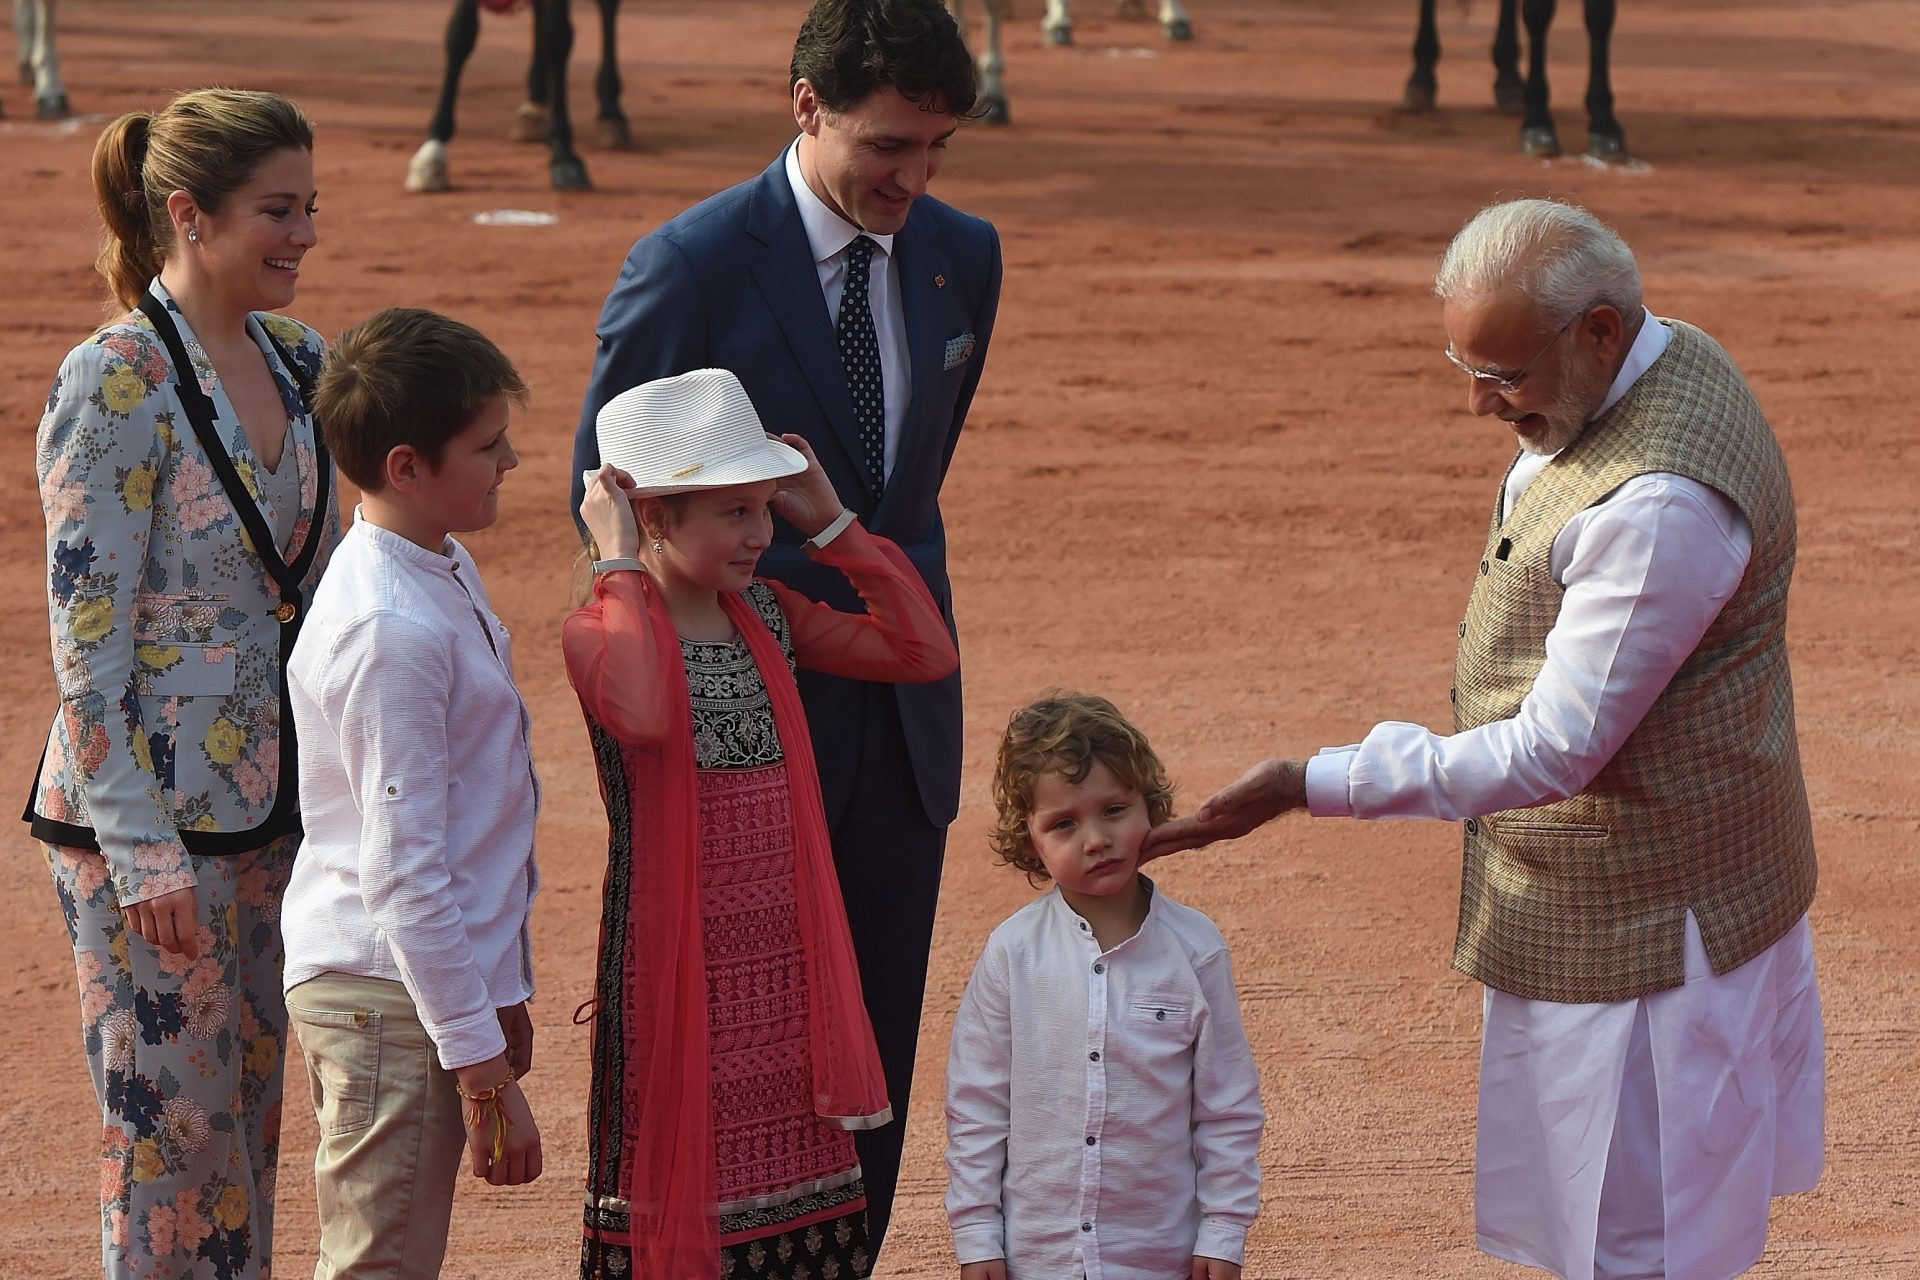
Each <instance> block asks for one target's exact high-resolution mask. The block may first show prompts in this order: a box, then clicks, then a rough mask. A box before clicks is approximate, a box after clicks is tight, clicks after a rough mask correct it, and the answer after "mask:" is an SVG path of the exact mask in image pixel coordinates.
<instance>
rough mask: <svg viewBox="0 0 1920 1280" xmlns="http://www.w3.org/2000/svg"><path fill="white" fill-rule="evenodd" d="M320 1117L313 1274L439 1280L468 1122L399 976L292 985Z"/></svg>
mask: <svg viewBox="0 0 1920 1280" xmlns="http://www.w3.org/2000/svg"><path fill="white" fill-rule="evenodd" d="M287 1013H288V1016H289V1019H290V1020H291V1022H292V1023H293V1026H294V1028H295V1029H296V1031H297V1032H298V1033H299V1036H300V1048H301V1050H302V1051H303V1052H304V1053H305V1054H306V1059H307V1081H308V1084H309V1085H310V1086H311V1088H312V1090H313V1110H314V1114H315V1115H316V1116H317V1117H318V1119H319V1122H320V1144H319V1146H318V1148H317V1149H316V1150H315V1151H314V1153H313V1186H314V1194H315V1198H316V1199H318V1200H319V1202H320V1258H319V1260H318V1261H317V1262H316V1263H315V1264H314V1268H313V1277H314V1280H375V1278H376V1277H378V1278H379V1280H389V1278H391V1280H434V1278H435V1277H437V1276H439V1274H440V1263H441V1261H442V1260H443V1259H444V1258H445V1257H446V1252H447V1226H448V1222H449V1220H450V1219H451V1218H452V1216H453V1188H454V1182H455V1180H456V1179H457V1178H458V1177H459V1174H460V1163H461V1159H462V1157H463V1156H464V1155H465V1154H466V1149H467V1143H466V1128H465V1126H464V1124H463V1122H462V1120H461V1117H460V1095H459V1093H458V1092H457V1091H456V1089H455V1087H454V1086H455V1081H454V1075H453V1073H452V1072H450V1071H448V1070H446V1069H445V1068H443V1067H442V1066H441V1065H440V1062H439V1059H438V1057H437V1056H436V1055H435V1053H434V1048H433V1042H432V1040H430V1039H429V1038H428V1036H427V1033H426V1029H425V1028H424V1027H422V1026H421V1025H420V1016H419V1014H418V1012H417V1011H416V1010H415V1009H414V1006H413V999H412V997H410V996H409V995H408V994H407V989H406V988H405V987H404V986H402V985H401V984H399V983H398V982H388V981H385V980H383V979H380V978H362V977H358V976H356V975H353V974H345V973H323V974H321V975H320V976H319V977H317V978H313V979H310V980H309V981H306V982H303V983H301V984H300V985H299V986H297V987H294V988H293V989H292V990H290V991H288V992H287Z"/></svg>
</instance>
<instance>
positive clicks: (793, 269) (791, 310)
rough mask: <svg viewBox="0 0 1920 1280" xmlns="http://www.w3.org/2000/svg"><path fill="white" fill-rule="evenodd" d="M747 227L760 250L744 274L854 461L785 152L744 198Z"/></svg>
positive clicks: (839, 371) (855, 450) (836, 358)
mask: <svg viewBox="0 0 1920 1280" xmlns="http://www.w3.org/2000/svg"><path fill="white" fill-rule="evenodd" d="M746 225H747V234H748V235H750V236H752V237H753V238H754V239H755V240H756V241H758V242H759V244H760V246H761V248H760V251H759V252H758V254H757V255H755V257H754V258H753V261H752V262H751V263H750V264H749V268H748V269H749V270H750V271H751V272H752V274H753V281H754V284H755V285H756V286H757V287H758V288H759V290H760V294H761V296H762V297H763V298H765V299H766V303H767V307H768V308H769V309H770V310H771V311H772V312H773V314H774V318H775V319H776V320H778V321H779V323H780V330H781V332H782V333H784V334H785V335H786V339H787V345H788V346H789V347H791V348H792V349H793V356H794V360H795V361H796V362H797V363H798V364H799V365H800V369H801V372H803V373H804V374H805V375H806V378H807V383H808V385H809V386H810V387H811V388H812V390H813V396H814V399H815V400H817V401H818V402H819V404H820V411H821V414H822V415H823V416H824V417H825V418H826V420H827V422H828V424H829V425H831V426H832V428H833V431H834V434H835V435H837V436H839V437H840V443H841V446H842V447H843V448H844V449H845V450H846V454H847V456H848V457H849V458H858V457H859V456H860V429H859V425H858V423H857V422H855V420H854V416H853V396H852V394H851V393H850V392H848V390H847V375H846V370H845V368H844V367H843V366H842V365H841V363H840V348H839V346H838V344H837V343H836V341H835V339H834V333H833V323H832V321H831V320H830V319H829V317H828V316H827V304H826V298H825V295H823V294H822V293H821V292H820V275H819V272H818V271H817V270H815V268H814V264H813V249H812V246H810V245H809V244H808V243H807V230H806V227H805V225H804V224H802V223H801V221H800V213H799V210H798V209H796V208H795V207H794V203H793V188H792V187H791V186H789V185H788V183H787V169H786V153H785V152H782V153H781V155H780V158H779V159H777V160H775V161H774V162H773V163H772V164H771V165H769V166H768V167H767V169H766V171H765V172H764V173H762V174H761V175H760V177H759V180H758V181H757V182H755V184H754V188H753V192H752V194H751V195H750V196H749V197H748V202H747V223H746ZM854 470H855V471H856V472H857V471H859V470H860V468H858V467H855V468H854Z"/></svg>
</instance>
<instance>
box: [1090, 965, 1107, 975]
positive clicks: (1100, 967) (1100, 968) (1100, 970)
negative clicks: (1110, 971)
mask: <svg viewBox="0 0 1920 1280" xmlns="http://www.w3.org/2000/svg"><path fill="white" fill-rule="evenodd" d="M1093 971H1094V972H1095V973H1105V972H1106V971H1107V966H1105V965H1103V964H1096V965H1095V966H1093Z"/></svg>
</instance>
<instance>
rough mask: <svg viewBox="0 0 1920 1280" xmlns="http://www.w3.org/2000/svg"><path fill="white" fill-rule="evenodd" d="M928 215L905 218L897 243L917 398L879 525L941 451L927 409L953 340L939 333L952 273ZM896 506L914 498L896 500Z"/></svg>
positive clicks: (919, 210) (903, 428)
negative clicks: (925, 458)
mask: <svg viewBox="0 0 1920 1280" xmlns="http://www.w3.org/2000/svg"><path fill="white" fill-rule="evenodd" d="M924 214H925V209H924V207H921V206H916V207H915V208H914V210H913V212H912V213H910V214H908V216H907V225H906V226H905V227H903V228H901V231H900V234H899V235H897V236H895V237H894V238H893V269H894V271H896V272H898V276H897V278H898V280H899V281H900V309H901V311H903V312H905V313H906V322H907V362H908V368H909V369H911V370H912V371H913V396H912V398H911V399H909V400H908V401H907V412H906V414H905V416H904V417H903V418H902V419H901V422H900V442H899V445H898V447H897V448H896V449H895V451H894V459H893V477H892V479H890V480H889V481H888V482H887V489H886V493H885V494H883V495H882V497H881V500H880V507H879V509H878V510H876V511H875V512H874V519H875V522H876V523H878V521H879V520H880V518H881V516H882V514H883V513H884V512H885V511H886V509H887V508H888V507H889V506H891V505H893V504H894V501H895V500H896V498H898V495H899V494H901V493H902V492H903V491H905V490H910V489H912V488H913V485H912V484H911V483H910V482H909V478H910V477H912V476H917V475H921V474H923V465H922V463H921V460H920V455H921V454H922V453H923V452H924V451H925V450H927V449H930V448H934V447H937V445H938V443H939V438H940V435H941V433H940V432H939V431H937V430H929V429H928V428H927V424H926V422H925V421H924V419H925V417H926V409H925V406H926V405H927V404H928V403H929V402H930V400H931V399H932V397H933V396H934V395H935V392H936V389H937V387H938V386H939V383H940V374H941V368H940V364H941V360H942V358H943V357H944V355H945V353H946V346H945V343H946V339H947V338H948V337H949V336H950V335H948V334H945V333H942V332H941V326H940V308H939V305H938V303H939V299H940V290H941V289H943V288H945V287H946V286H945V281H946V280H947V278H948V275H949V268H948V264H947V257H946V252H945V249H944V247H943V246H942V245H941V243H940V241H939V238H938V236H937V235H936V234H935V232H934V229H933V220H932V219H931V218H929V217H926V216H924ZM936 282H937V283H936ZM898 501H901V502H908V501H913V499H912V498H910V497H908V498H898Z"/></svg>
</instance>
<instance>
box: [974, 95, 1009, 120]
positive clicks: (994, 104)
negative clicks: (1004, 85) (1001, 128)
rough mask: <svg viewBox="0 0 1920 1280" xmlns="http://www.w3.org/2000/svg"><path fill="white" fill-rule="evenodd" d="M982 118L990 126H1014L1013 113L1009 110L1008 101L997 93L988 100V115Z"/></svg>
mask: <svg viewBox="0 0 1920 1280" xmlns="http://www.w3.org/2000/svg"><path fill="white" fill-rule="evenodd" d="M980 118H981V119H982V120H984V121H986V122H987V123H988V124H1012V123H1013V112H1011V111H1009V110H1008V109H1007V100H1006V99H1005V98H1004V97H1002V96H1000V95H999V94H997V93H996V94H993V95H991V96H990V97H988V98H987V109H986V113H985V114H984V115H982V116H981V117H980Z"/></svg>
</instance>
